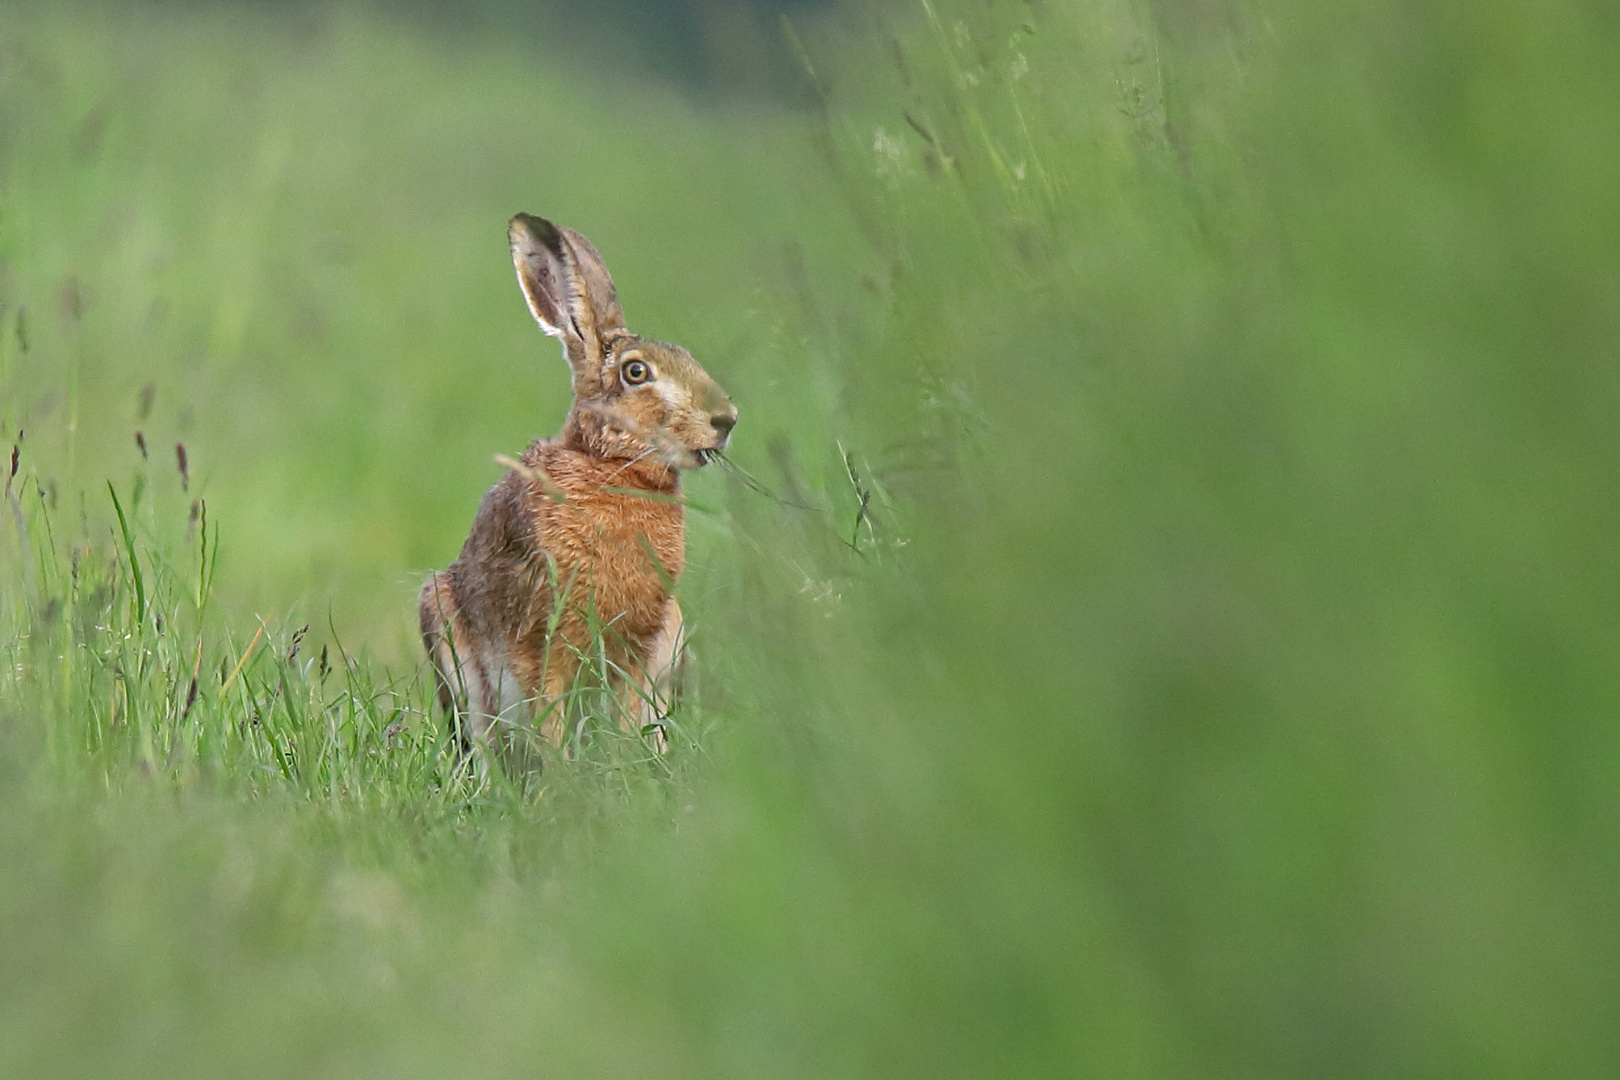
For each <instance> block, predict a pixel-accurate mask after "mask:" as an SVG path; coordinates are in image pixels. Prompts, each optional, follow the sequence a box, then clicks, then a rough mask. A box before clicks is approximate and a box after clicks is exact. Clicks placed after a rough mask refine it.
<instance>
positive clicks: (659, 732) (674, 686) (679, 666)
mask: <svg viewBox="0 0 1620 1080" xmlns="http://www.w3.org/2000/svg"><path fill="white" fill-rule="evenodd" d="M685 668H686V623H685V620H684V619H682V617H681V605H680V604H678V603H676V601H675V598H674V597H673V596H672V597H670V598H669V600H668V602H667V603H665V605H664V624H663V626H661V627H659V629H658V636H657V637H655V638H653V641H652V645H651V647H649V648H648V650H647V659H646V662H645V663H644V664H643V665H642V668H641V670H640V671H639V672H637V673H636V675H635V679H634V682H633V683H632V685H631V687H630V692H631V694H633V695H634V700H631V701H627V702H626V703H625V704H626V706H627V708H626V710H625V715H624V721H623V724H624V727H625V728H626V730H628V729H629V726H630V722H631V718H632V717H634V718H635V722H636V725H637V727H638V728H639V729H640V730H642V731H646V730H647V729H648V728H651V729H652V741H653V747H654V749H656V750H657V751H658V752H659V753H660V754H662V753H663V752H664V751H666V750H668V749H669V739H668V737H667V736H666V735H665V734H664V720H665V718H666V717H668V716H669V714H670V711H671V710H672V709H674V707H675V697H676V695H677V694H678V693H679V692H680V686H681V676H682V673H683V672H684V671H685Z"/></svg>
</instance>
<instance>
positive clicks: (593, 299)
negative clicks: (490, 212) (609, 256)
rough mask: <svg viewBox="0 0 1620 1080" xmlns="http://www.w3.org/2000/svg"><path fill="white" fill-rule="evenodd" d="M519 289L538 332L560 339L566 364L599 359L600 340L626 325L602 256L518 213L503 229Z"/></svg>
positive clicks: (568, 233)
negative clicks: (537, 325) (540, 330)
mask: <svg viewBox="0 0 1620 1080" xmlns="http://www.w3.org/2000/svg"><path fill="white" fill-rule="evenodd" d="M507 237H508V239H510V240H511V242H512V265H513V266H514V267H515V268H516V269H517V278H518V284H519V285H520V286H522V288H523V296H524V298H525V299H527V300H528V302H529V310H530V311H531V312H533V313H534V317H535V320H536V321H537V322H539V324H540V328H541V329H542V330H544V331H545V332H546V333H548V334H550V335H551V336H552V337H554V338H559V339H561V341H562V343H563V348H564V349H565V350H567V353H568V361H569V363H570V364H573V365H576V366H577V365H579V364H582V363H584V362H586V361H593V360H600V359H601V358H602V335H603V333H605V332H606V331H608V330H611V329H617V328H620V327H622V326H623V325H624V314H623V312H622V311H621V310H620V308H619V299H618V294H617V292H616V291H615V290H614V288H613V279H612V278H611V277H609V276H608V272H607V267H606V266H604V265H603V264H602V256H600V255H598V254H597V252H596V249H595V248H594V247H592V246H591V243H590V241H589V240H586V239H585V238H584V237H583V236H581V235H580V234H579V233H577V232H574V231H573V230H572V229H559V228H557V226H555V225H553V224H552V223H551V222H549V221H547V220H546V219H545V218H539V217H534V216H533V215H531V214H519V215H517V216H516V217H514V218H513V219H512V221H511V223H510V224H509V225H508V226H507Z"/></svg>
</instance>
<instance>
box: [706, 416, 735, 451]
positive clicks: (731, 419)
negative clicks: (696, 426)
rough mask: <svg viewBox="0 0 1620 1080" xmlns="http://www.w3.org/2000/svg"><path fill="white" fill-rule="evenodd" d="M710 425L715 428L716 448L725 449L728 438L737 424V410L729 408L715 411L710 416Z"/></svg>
mask: <svg viewBox="0 0 1620 1080" xmlns="http://www.w3.org/2000/svg"><path fill="white" fill-rule="evenodd" d="M709 426H710V427H712V428H714V435H715V439H714V448H715V449H716V450H724V449H725V447H726V440H727V439H729V438H731V429H732V428H734V427H736V426H737V410H736V409H729V410H727V411H726V412H723V413H714V414H713V415H711V416H710V417H709Z"/></svg>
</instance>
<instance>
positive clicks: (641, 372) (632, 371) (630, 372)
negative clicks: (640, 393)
mask: <svg viewBox="0 0 1620 1080" xmlns="http://www.w3.org/2000/svg"><path fill="white" fill-rule="evenodd" d="M619 374H621V375H623V376H624V381H625V382H626V383H628V384H629V385H631V386H638V385H640V384H641V383H644V382H646V381H647V380H648V379H649V378H651V377H652V368H650V367H648V366H647V363H646V361H644V360H626V361H625V363H624V366H623V367H622V368H620V369H619Z"/></svg>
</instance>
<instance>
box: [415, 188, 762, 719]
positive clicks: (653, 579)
mask: <svg viewBox="0 0 1620 1080" xmlns="http://www.w3.org/2000/svg"><path fill="white" fill-rule="evenodd" d="M507 236H508V238H509V239H510V241H511V245H512V262H513V264H514V266H515V267H516V269H517V279H518V284H519V286H520V287H521V288H522V290H523V295H524V297H525V298H526V299H527V300H528V303H529V310H530V311H531V312H532V313H533V314H534V317H535V320H536V321H538V322H539V324H540V328H541V329H542V330H544V331H545V332H546V333H547V334H549V335H551V336H552V337H555V338H558V339H560V340H561V341H562V346H563V355H564V357H565V358H566V359H567V361H568V366H569V368H570V369H571V371H572V374H573V396H574V400H573V405H572V407H571V408H570V409H569V412H568V417H567V419H566V420H565V421H564V423H563V428H562V432H561V433H560V434H559V435H558V436H557V437H555V438H553V439H541V440H537V441H536V442H535V443H533V444H532V445H531V446H530V447H529V448H528V450H527V451H525V452H524V454H523V458H522V460H521V462H508V465H509V470H508V472H507V473H506V475H505V476H504V477H503V478H502V479H501V480H500V482H498V483H497V484H496V485H495V486H494V487H492V488H490V489H489V490H488V491H487V492H486V493H485V494H484V499H483V502H482V504H481V505H480V506H479V508H478V514H477V516H476V517H475V518H474V519H473V525H472V532H471V534H470V535H468V537H467V542H466V543H465V544H464V545H463V546H462V549H461V554H460V555H459V556H458V557H457V558H456V560H455V562H453V563H451V564H450V568H449V569H448V570H443V571H439V572H437V573H435V574H433V575H432V576H431V577H429V578H428V580H427V582H426V583H425V584H424V585H423V587H422V593H421V603H420V612H419V614H420V617H421V626H422V643H423V645H424V646H425V647H426V648H427V653H428V657H429V659H431V661H432V663H433V668H434V672H435V675H436V682H437V683H438V695H439V701H440V704H441V705H442V706H443V707H444V709H445V710H446V712H448V713H449V714H450V716H451V720H452V724H453V725H455V727H456V729H457V731H458V732H459V734H460V737H461V740H462V743H463V746H464V747H470V746H471V745H474V744H476V745H482V746H486V747H488V746H490V745H491V744H493V745H494V748H495V749H497V750H499V749H501V748H502V747H503V746H508V745H511V744H512V743H513V742H514V741H516V740H519V739H520V738H522V737H525V736H526V735H527V733H528V732H529V731H530V730H531V729H532V726H533V724H534V722H535V720H536V719H538V720H539V734H540V737H541V738H542V739H543V740H544V741H545V742H546V743H548V744H549V745H551V746H553V747H555V746H558V745H560V744H561V743H562V741H563V738H564V735H565V734H566V724H565V719H564V703H565V694H566V692H567V691H568V690H569V689H570V687H571V686H572V685H573V683H574V680H575V677H576V675H577V674H578V673H579V669H580V664H581V661H582V658H583V657H584V656H585V655H587V653H588V651H589V650H591V649H592V648H593V647H594V643H595V642H596V641H597V640H599V641H600V648H601V650H602V651H601V653H600V654H599V655H601V656H602V657H603V658H604V659H605V661H606V663H605V668H606V671H607V672H608V681H609V684H610V688H611V689H612V690H613V692H614V693H615V694H616V696H617V697H618V700H619V701H620V702H621V704H622V705H623V706H624V707H623V709H622V710H621V719H620V724H621V726H622V727H624V728H626V729H627V730H629V729H630V728H631V719H630V718H631V717H632V716H634V717H636V718H637V719H639V721H640V725H641V727H642V728H643V729H646V728H647V727H648V726H651V727H652V731H651V734H653V735H654V737H655V742H656V745H657V747H658V748H659V749H660V750H662V749H663V731H662V726H661V721H662V720H663V719H664V717H665V716H666V715H667V713H668V708H669V704H670V695H671V693H672V690H673V681H674V675H675V669H676V665H677V663H678V661H679V657H680V654H681V650H682V632H683V631H682V621H681V609H680V606H679V605H678V604H677V603H676V600H675V597H674V596H673V595H672V590H673V588H674V585H675V583H676V581H677V580H678V579H679V578H680V574H681V568H682V565H683V563H684V561H685V556H686V527H685V520H684V516H683V512H682V498H681V488H680V470H682V469H693V468H698V467H700V466H702V465H704V464H705V463H706V462H708V461H709V460H711V459H712V458H713V457H714V456H715V455H717V454H718V453H719V452H720V451H721V450H723V449H724V448H725V445H726V440H727V438H728V437H729V436H730V434H731V429H732V427H733V426H734V425H735V424H736V423H737V410H736V408H735V407H734V406H733V405H732V404H731V399H730V398H729V397H727V396H726V393H725V391H724V390H722V389H721V388H720V386H719V385H718V384H717V383H716V382H715V381H714V380H713V379H711V378H710V377H709V376H708V374H707V373H706V372H705V371H704V370H703V369H702V368H701V367H699V366H698V364H697V362H696V361H695V360H693V359H692V355H691V353H689V352H687V351H686V350H685V349H683V348H681V347H680V346H678V345H671V344H668V343H666V342H662V341H654V340H651V339H649V338H643V337H640V336H638V335H636V334H633V333H631V332H630V331H629V330H627V329H626V328H625V324H624V312H623V310H622V309H621V308H620V307H619V299H618V294H617V292H616V291H615V289H614V287H613V279H612V278H611V277H609V276H608V271H607V267H606V266H605V265H604V264H603V262H602V256H601V255H599V254H598V253H597V251H596V248H594V247H593V246H591V242H590V241H589V240H587V239H585V237H584V236H581V235H580V234H579V233H577V232H575V231H573V230H572V229H566V228H559V227H558V226H556V225H553V224H552V223H551V222H549V221H546V220H545V219H543V218H538V217H533V216H531V215H529V214H519V215H517V216H516V217H514V218H513V219H512V220H511V223H510V224H509V225H508V228H507ZM598 635H599V638H598Z"/></svg>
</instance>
